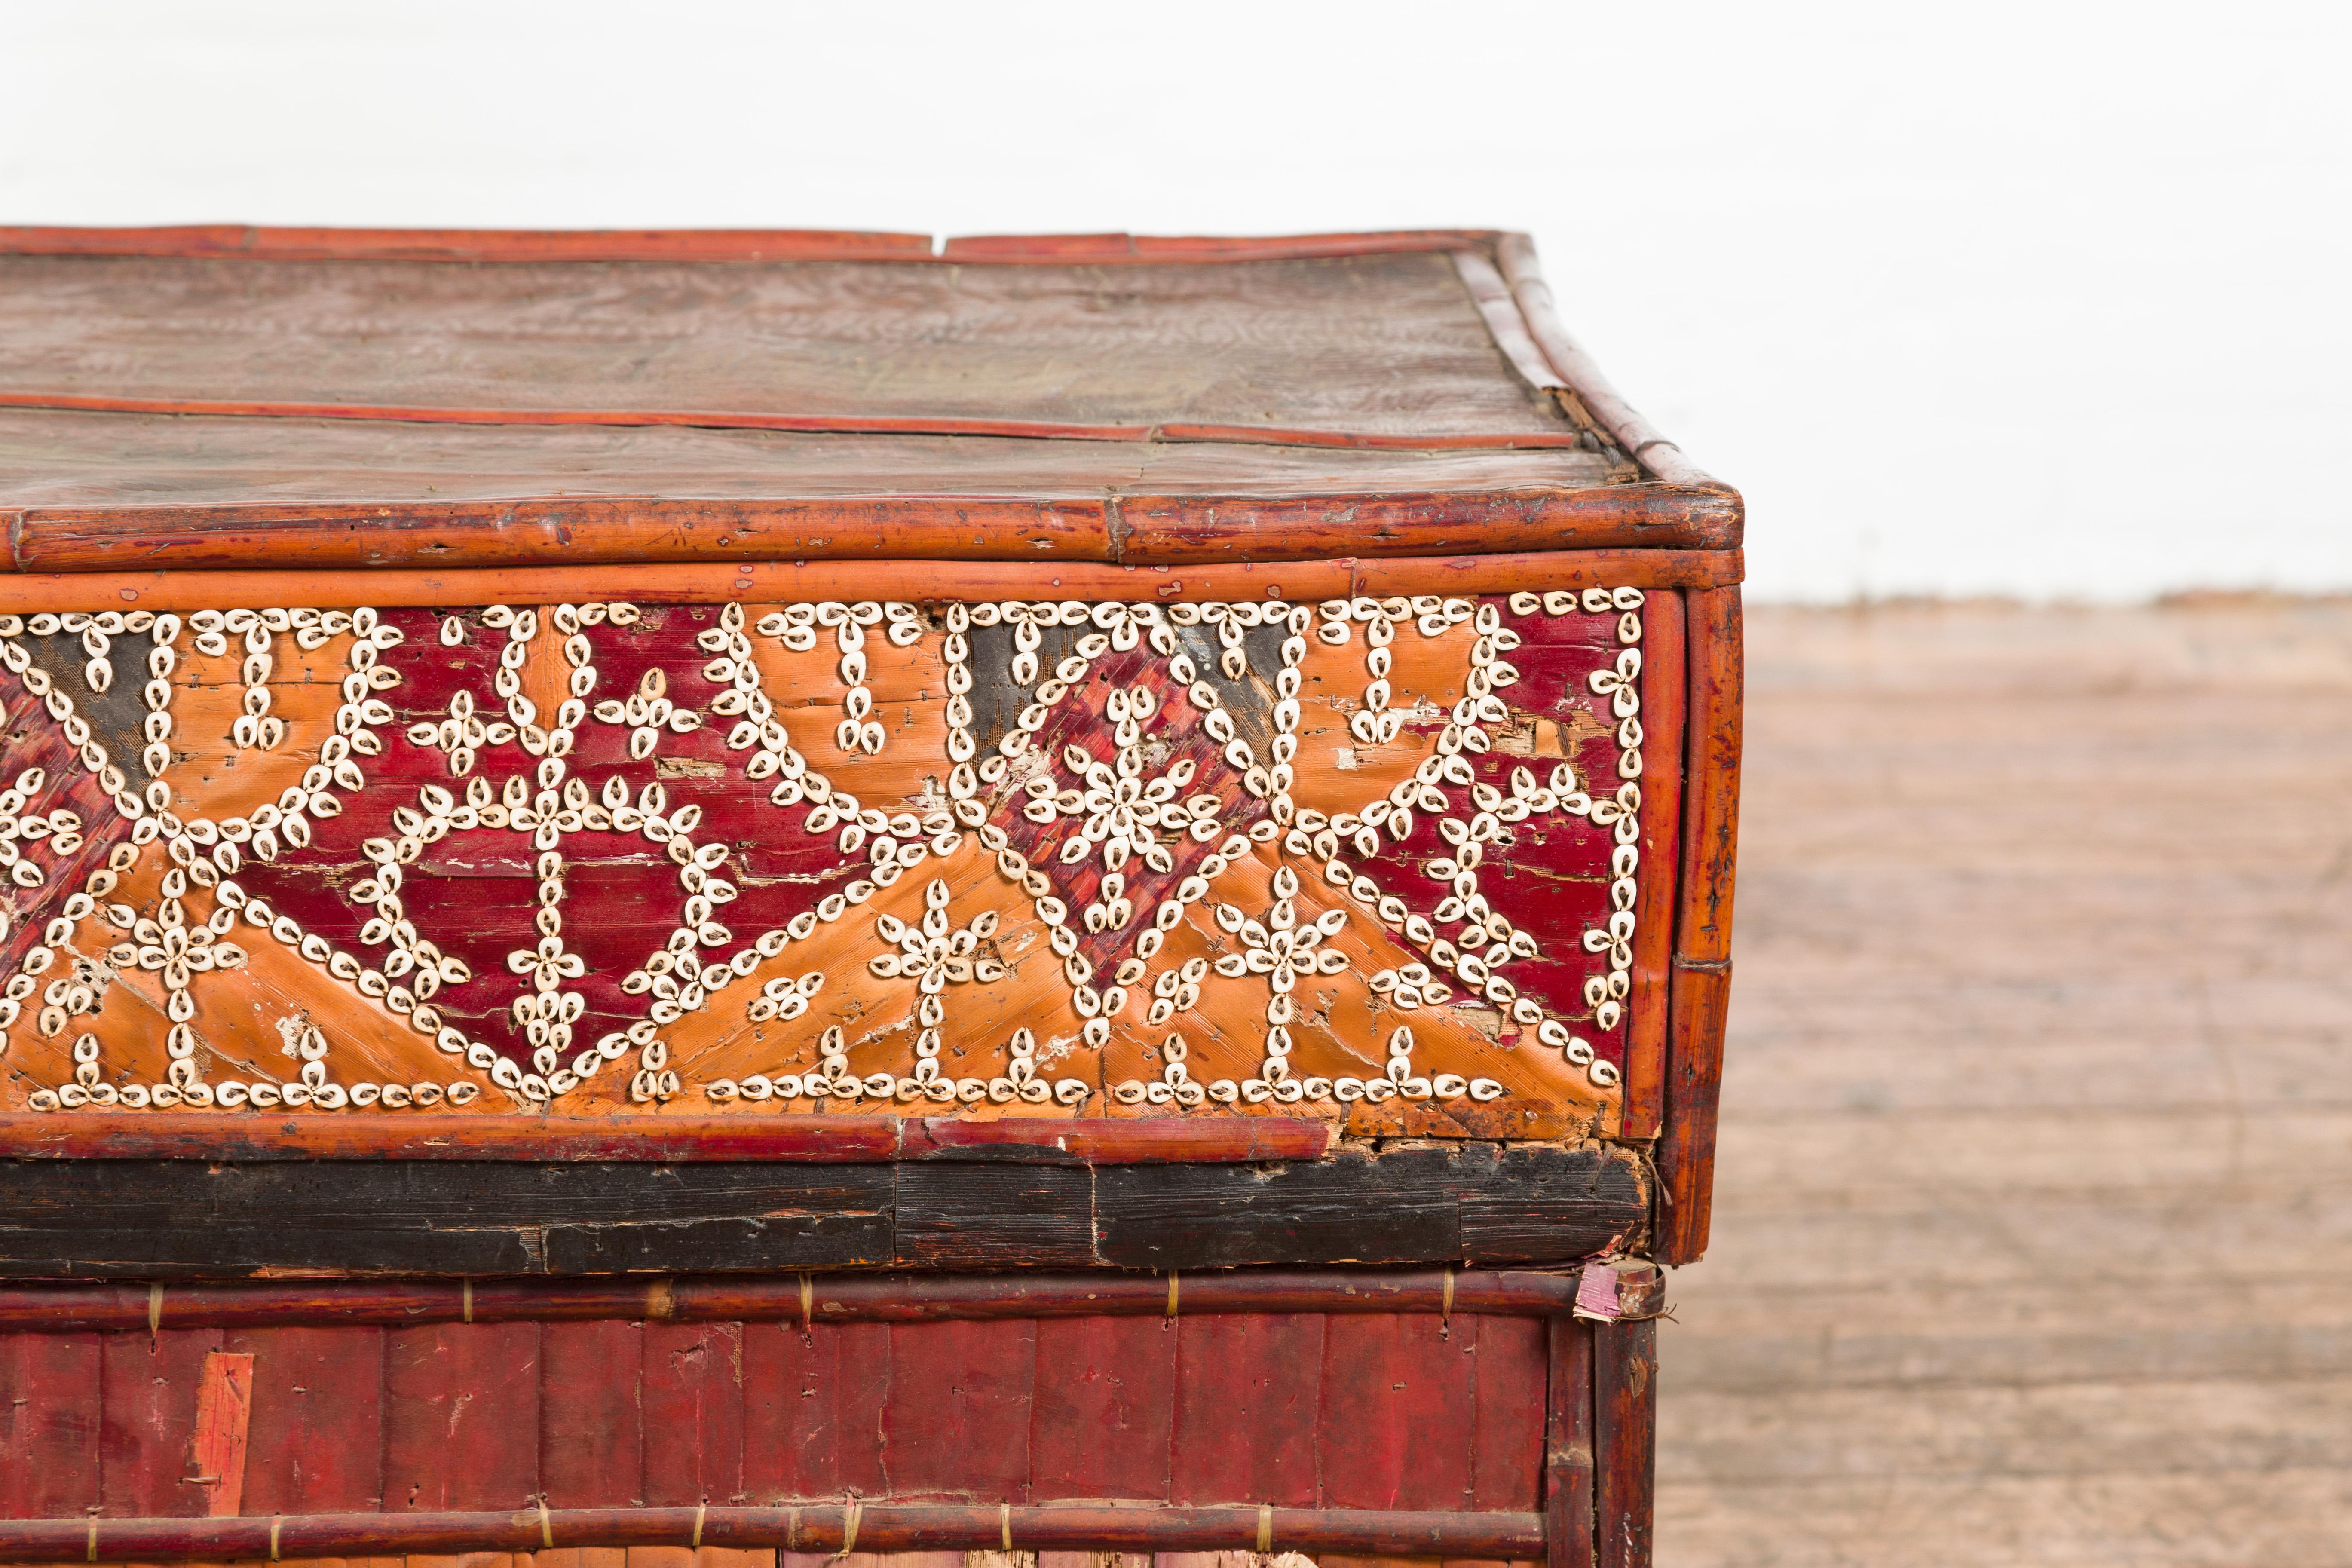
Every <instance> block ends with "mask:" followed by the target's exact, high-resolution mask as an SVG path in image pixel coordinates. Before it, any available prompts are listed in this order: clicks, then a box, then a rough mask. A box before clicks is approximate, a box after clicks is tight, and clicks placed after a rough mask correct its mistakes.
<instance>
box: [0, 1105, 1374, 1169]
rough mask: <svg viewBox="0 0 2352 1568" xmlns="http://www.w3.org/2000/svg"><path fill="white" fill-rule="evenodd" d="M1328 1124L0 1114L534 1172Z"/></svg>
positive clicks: (128, 1146)
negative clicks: (508, 1164) (533, 1168)
mask: <svg viewBox="0 0 2352 1568" xmlns="http://www.w3.org/2000/svg"><path fill="white" fill-rule="evenodd" d="M1332 1129H1333V1124H1332V1123H1330V1122H1327V1121H1316V1120H1312V1119H1307V1118H1290V1117H1258V1116H1247V1117H1226V1118H1219V1119H1213V1120H1212V1119H1208V1118H1201V1119H1197V1120H1196V1119H1192V1118H1175V1117H1166V1118H1139V1119H1136V1120H1133V1121H1126V1120H1110V1119H1107V1118H1104V1117H1099V1116H1097V1117H1091V1118H1084V1119H1071V1118H1054V1119H1049V1118H1045V1117H1007V1118H1004V1119H1002V1120H999V1121H948V1120H945V1119H937V1118H919V1117H898V1116H742V1115H731V1116H694V1115H688V1116H543V1117H519V1116H497V1117H449V1116H437V1115H431V1114H400V1113H396V1112H395V1113H381V1114H374V1115H366V1114H361V1115H343V1116H336V1117H333V1118H331V1119H320V1118H295V1117H282V1116H279V1117H272V1116H256V1117H252V1118H247V1119H230V1118H225V1117H222V1116H218V1115H213V1114H207V1113H203V1112H187V1111H133V1112H120V1113H118V1112H106V1111H97V1112H84V1113H79V1114H77V1115H74V1116H70V1117H61V1116H56V1115H47V1114H43V1113H38V1112H30V1111H27V1112H16V1113H9V1114H5V1115H0V1154H5V1157H6V1158H8V1159H11V1160H231V1161H241V1162H242V1161H274V1160H364V1161H380V1160H526V1161H544V1162H570V1161H583V1162H584V1161H594V1162H597V1163H607V1164H609V1163H651V1164H675V1163H681V1162H694V1161H741V1160H773V1161H793V1162H804V1163H816V1164H855V1163H875V1162H877V1161H886V1160H995V1161H1003V1160H1015V1161H1024V1160H1025V1161H1033V1162H1038V1163H1054V1164H1101V1165H1123V1164H1157V1163H1172V1162H1179V1161H1181V1162H1186V1163H1200V1164H1231V1163H1253V1162H1256V1161H1265V1160H1314V1159H1320V1158H1321V1157H1322V1156H1323V1155H1325V1154H1326V1153H1328V1152H1330V1147H1331V1143H1332V1141H1333V1131H1332Z"/></svg>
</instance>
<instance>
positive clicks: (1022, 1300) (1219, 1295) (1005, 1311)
mask: <svg viewBox="0 0 2352 1568" xmlns="http://www.w3.org/2000/svg"><path fill="white" fill-rule="evenodd" d="M1663 1291H1664V1284H1663V1274H1662V1271H1661V1270H1660V1269H1659V1268H1657V1267H1656V1266H1655V1265H1654V1264H1651V1263H1648V1262H1646V1261H1643V1260H1642V1259H1638V1258H1611V1259H1602V1260H1598V1261H1594V1262H1590V1263H1585V1264H1581V1265H1577V1266H1573V1267H1571V1268H1568V1269H1565V1270H1562V1271H1559V1272H1538V1271H1536V1270H1521V1269H1480V1268H1459V1269H1457V1268H1420V1269H1369V1268H1367V1269H1340V1268H1330V1269H1295V1268H1258V1269H1231V1270H1208V1271H1202V1272H1198V1273H1192V1272H1183V1271H1178V1270H1171V1271H1168V1272H1166V1273H1131V1274H1129V1273H1121V1274H1101V1275H1097V1274H1040V1275H1018V1274H997V1275H971V1274H964V1275H940V1276H923V1275H905V1274H875V1275H856V1274H852V1275H841V1276H828V1275H822V1274H812V1273H793V1274H777V1275H770V1276H766V1277H762V1278H755V1279H737V1278H731V1277H727V1276H704V1277H683V1276H657V1277H653V1278H646V1277H642V1276H640V1277H635V1278H629V1279H577V1280H556V1279H426V1280H362V1279H352V1280H315V1279H314V1280H267V1281H257V1282H253V1283H249V1284H248V1283H236V1284H195V1285H173V1284H164V1283H155V1284H127V1285H110V1284H95V1283H89V1284H85V1283H80V1282H76V1283H71V1284H45V1283H26V1284H11V1285H5V1286H0V1332H16V1333H26V1332H34V1333H74V1332H90V1331H140V1330H144V1331H147V1332H148V1333H150V1334H154V1333H160V1332H161V1331H163V1330H164V1329H210V1328H246V1327H256V1326H261V1325H275V1326H295V1325H328V1326H332V1325H341V1326H349V1327H361V1326H365V1325H369V1324H393V1325H412V1326H413V1325H416V1324H423V1323H446V1322H455V1323H491V1322H565V1321H613V1320H625V1321H655V1322H719V1321H746V1322H763V1321H764V1322H781V1323H784V1324H786V1325H788V1326H793V1327H798V1328H801V1329H803V1330H805V1329H807V1328H810V1327H812V1326H814V1325H815V1324H818V1323H854V1322H939V1321H957V1320H982V1319H1001V1318H1050V1317H1144V1316H1150V1317H1169V1318H1175V1317H1179V1316H1182V1317H1195V1316H1201V1315H1204V1314H1211V1313H1283V1312H1327V1313H1328V1312H1340V1313H1359V1312H1364V1313H1374V1312H1377V1313H1399V1314H1408V1315H1430V1316H1438V1317H1444V1318H1451V1317H1453V1316H1454V1315H1455V1314H1457V1313H1458V1314H1461V1315H1463V1316H1465V1317H1475V1316H1495V1317H1540V1318H1558V1317H1568V1316H1570V1315H1575V1316H1581V1317H1597V1318H1601V1319H1602V1320H1603V1321H1614V1320H1616V1319H1631V1318H1636V1317H1643V1316H1651V1315H1654V1314H1655V1312H1656V1311H1657V1310H1660V1309H1661V1308H1662V1306H1663Z"/></svg>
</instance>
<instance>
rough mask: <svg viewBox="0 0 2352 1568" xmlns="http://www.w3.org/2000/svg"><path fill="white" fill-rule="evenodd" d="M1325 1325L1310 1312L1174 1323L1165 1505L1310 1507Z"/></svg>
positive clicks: (1314, 1496)
mask: <svg viewBox="0 0 2352 1568" xmlns="http://www.w3.org/2000/svg"><path fill="white" fill-rule="evenodd" d="M1326 1321H1327V1320H1325V1319H1324V1318H1322V1317H1320V1316H1318V1315H1315V1314H1312V1313H1297V1314H1283V1315H1280V1316H1243V1315H1238V1314H1235V1315H1226V1314H1204V1315H1202V1316H1201V1317H1197V1318H1183V1319H1181V1320H1179V1321H1178V1325H1177V1333H1178V1335H1179V1338H1178V1342H1177V1349H1176V1436H1175V1456H1174V1462H1173V1464H1172V1465H1171V1474H1170V1478H1169V1497H1170V1499H1171V1500H1172V1501H1175V1502H1180V1503H1269V1504H1273V1505H1275V1506H1276V1507H1282V1508H1313V1507H1315V1506H1316V1504H1317V1501H1318V1491H1319V1480H1318V1476H1317V1474H1316V1452H1315V1435H1316V1429H1317V1426H1318V1416H1319V1413H1320V1410H1321V1404H1322V1382H1323V1377H1322V1373H1323V1334H1324V1324H1325V1322H1326Z"/></svg>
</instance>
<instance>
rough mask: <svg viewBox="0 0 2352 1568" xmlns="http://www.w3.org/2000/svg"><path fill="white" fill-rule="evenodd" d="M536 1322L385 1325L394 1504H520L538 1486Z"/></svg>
mask: <svg viewBox="0 0 2352 1568" xmlns="http://www.w3.org/2000/svg"><path fill="white" fill-rule="evenodd" d="M539 1328H540V1326H539V1325H538V1324H537V1323H450V1324H444V1325H441V1326H438V1327H436V1328H429V1329H392V1330H388V1331H386V1332H385V1335H384V1359H383V1477H384V1506H385V1507H386V1508H387V1509H415V1510H420V1511H425V1510H466V1509H510V1508H520V1507H522V1506H523V1505H524V1504H525V1503H526V1502H528V1501H529V1500H530V1499H531V1497H532V1496H533V1495H535V1494H536V1493H537V1492H538V1490H539Z"/></svg>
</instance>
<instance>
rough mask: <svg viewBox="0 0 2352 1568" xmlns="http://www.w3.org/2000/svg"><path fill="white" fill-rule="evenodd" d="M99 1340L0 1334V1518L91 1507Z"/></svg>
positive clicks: (72, 1513) (69, 1513)
mask: <svg viewBox="0 0 2352 1568" xmlns="http://www.w3.org/2000/svg"><path fill="white" fill-rule="evenodd" d="M99 1339H100V1336H98V1335H97V1334H9V1335H6V1336H5V1337H0V1519H67V1518H75V1517H79V1515H80V1514H82V1513H83V1512H84V1511H86V1510H89V1509H90V1508H92V1507H94V1506H96V1505H97V1503H98V1501H99V1489H98V1478H99V1427H100V1420H99V1397H100V1395H99V1389H100V1350H99Z"/></svg>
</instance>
